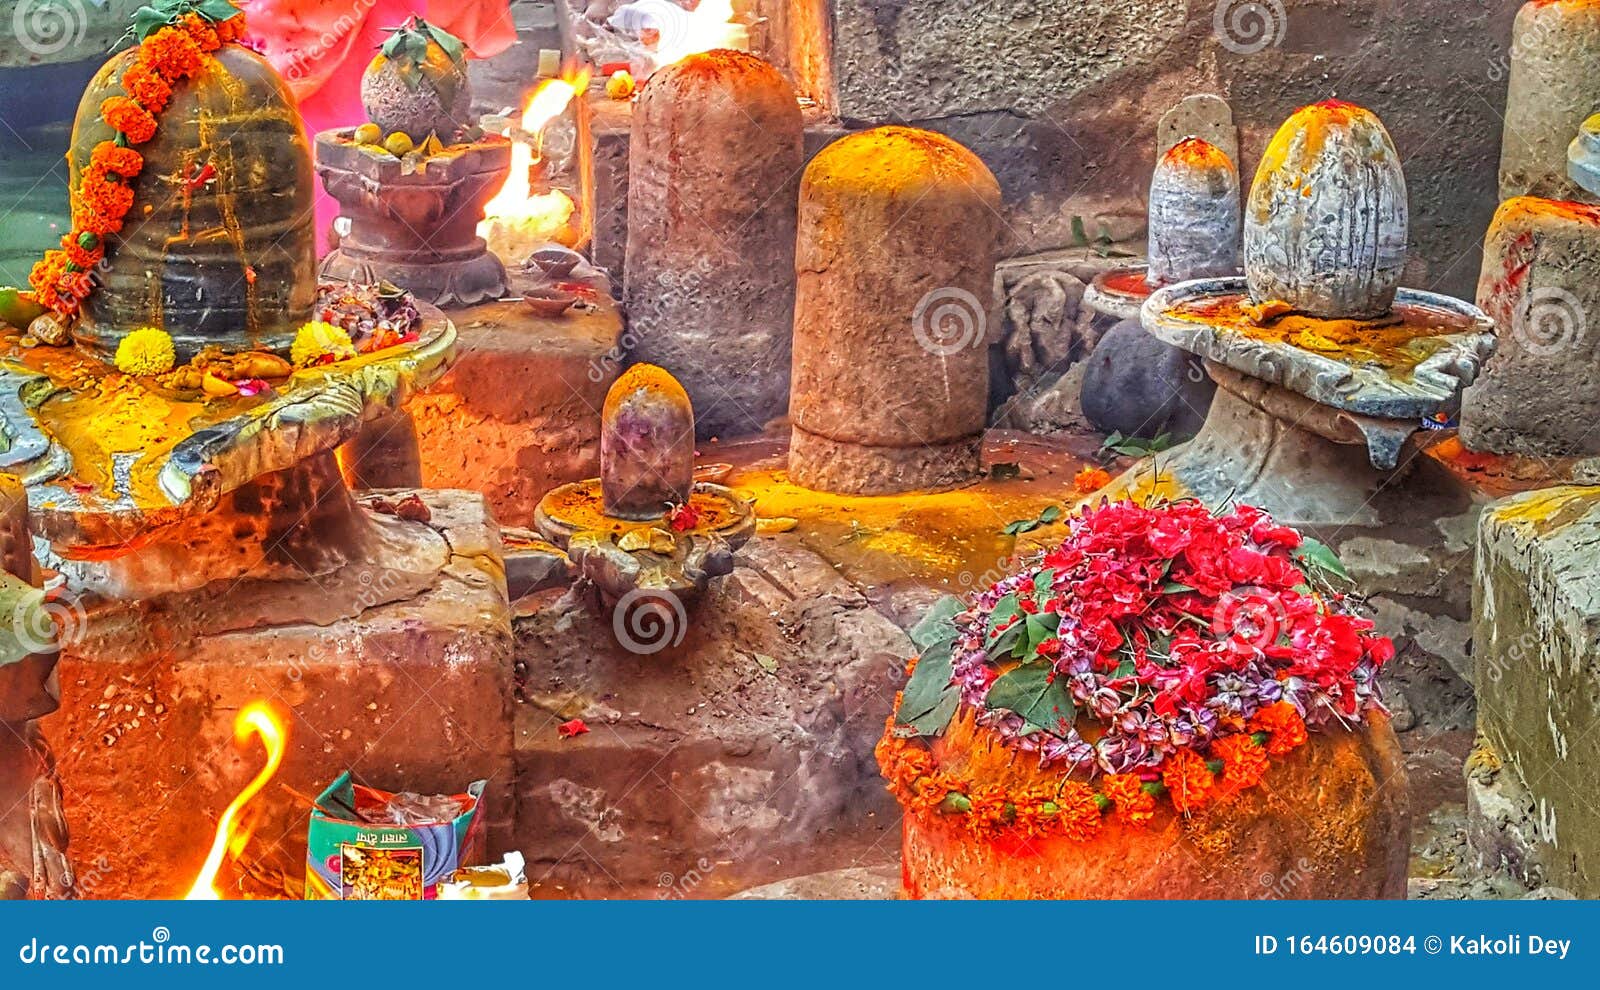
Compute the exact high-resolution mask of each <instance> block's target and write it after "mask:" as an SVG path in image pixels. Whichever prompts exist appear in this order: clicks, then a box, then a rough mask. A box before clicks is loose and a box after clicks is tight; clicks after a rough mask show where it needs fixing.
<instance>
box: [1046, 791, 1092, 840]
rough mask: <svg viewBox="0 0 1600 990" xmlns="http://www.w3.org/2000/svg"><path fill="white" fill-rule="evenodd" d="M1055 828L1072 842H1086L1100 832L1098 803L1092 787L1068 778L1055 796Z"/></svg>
mask: <svg viewBox="0 0 1600 990" xmlns="http://www.w3.org/2000/svg"><path fill="white" fill-rule="evenodd" d="M1055 802H1056V807H1057V808H1059V809H1060V810H1059V811H1057V812H1056V828H1057V829H1059V830H1060V832H1061V834H1062V835H1064V836H1066V837H1067V838H1068V839H1071V840H1072V841H1073V842H1087V841H1089V840H1090V839H1092V838H1094V837H1095V836H1096V835H1097V834H1098V833H1099V832H1100V804H1099V802H1097V801H1096V800H1095V799H1094V789H1093V788H1092V787H1090V786H1089V785H1088V784H1085V783H1083V782H1082V781H1077V780H1069V781H1067V782H1066V783H1064V784H1062V785H1061V790H1060V792H1059V793H1058V794H1057V795H1056V797H1055Z"/></svg>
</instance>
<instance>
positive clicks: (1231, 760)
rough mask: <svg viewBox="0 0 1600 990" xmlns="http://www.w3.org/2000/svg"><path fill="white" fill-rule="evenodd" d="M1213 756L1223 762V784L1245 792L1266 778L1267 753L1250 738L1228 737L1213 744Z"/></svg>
mask: <svg viewBox="0 0 1600 990" xmlns="http://www.w3.org/2000/svg"><path fill="white" fill-rule="evenodd" d="M1211 754H1212V755H1213V756H1215V757H1216V758H1217V759H1219V760H1221V761H1222V782H1223V783H1224V784H1227V785H1228V786H1229V787H1233V788H1237V789H1239V790H1244V789H1246V788H1250V787H1254V786H1256V785H1257V784H1259V783H1261V778H1262V777H1264V776H1266V773H1267V768H1268V767H1269V766H1270V765H1271V764H1270V763H1268V761H1267V751H1266V749H1264V748H1263V747H1261V746H1260V745H1258V744H1257V743H1256V741H1255V740H1254V739H1251V738H1250V737H1249V736H1245V735H1239V736H1228V737H1227V738H1225V739H1219V740H1217V741H1216V742H1214V743H1212V744H1211Z"/></svg>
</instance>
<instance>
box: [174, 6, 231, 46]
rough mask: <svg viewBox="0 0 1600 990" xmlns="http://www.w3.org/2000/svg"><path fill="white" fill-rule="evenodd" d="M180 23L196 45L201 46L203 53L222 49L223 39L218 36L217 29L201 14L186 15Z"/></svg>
mask: <svg viewBox="0 0 1600 990" xmlns="http://www.w3.org/2000/svg"><path fill="white" fill-rule="evenodd" d="M178 23H179V24H180V25H182V27H183V29H184V31H186V32H187V33H188V35H189V37H191V38H193V39H194V43H195V44H196V45H199V46H200V50H201V51H203V52H214V51H216V50H217V49H218V48H221V47H222V38H221V37H220V36H219V35H218V34H217V29H216V28H215V27H213V26H212V25H211V22H210V21H208V20H206V19H205V18H203V17H201V16H200V15H199V14H184V15H183V19H182V20H181V21H179V22H178Z"/></svg>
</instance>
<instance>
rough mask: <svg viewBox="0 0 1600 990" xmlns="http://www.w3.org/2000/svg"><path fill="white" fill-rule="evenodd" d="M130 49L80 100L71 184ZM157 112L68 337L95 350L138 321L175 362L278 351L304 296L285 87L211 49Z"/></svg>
mask: <svg viewBox="0 0 1600 990" xmlns="http://www.w3.org/2000/svg"><path fill="white" fill-rule="evenodd" d="M135 56H136V50H131V51H128V52H124V53H122V54H121V55H118V56H117V57H115V58H113V59H112V60H111V61H110V62H108V63H106V65H105V67H103V68H102V69H101V70H100V72H99V73H97V74H96V75H95V77H94V79H93V80H92V81H91V82H90V83H89V87H88V89H87V90H86V91H85V92H84V94H83V101H82V102H81V103H80V104H79V107H78V119H77V123H76V124H75V125H74V127H73V131H72V152H71V155H70V160H71V164H72V188H73V189H74V190H76V189H77V188H78V178H79V175H80V174H81V172H82V170H83V169H84V167H85V166H87V164H88V162H89V156H90V153H91V152H92V151H93V150H94V146H95V145H96V144H98V143H99V142H101V141H105V140H109V139H111V138H113V137H115V132H114V131H112V129H111V128H110V126H108V125H107V124H106V123H105V121H103V120H101V119H100V104H101V102H102V101H103V100H105V99H106V98H107V97H110V96H119V95H125V94H124V93H123V91H122V87H121V84H120V80H121V78H122V73H123V71H124V70H125V69H127V67H128V66H129V65H130V64H131V63H132V61H133V59H134V58H135ZM157 120H158V123H159V126H158V127H157V129H156V136H155V137H154V138H153V139H151V140H150V141H149V142H147V143H145V144H142V145H140V146H139V147H138V149H137V150H138V151H139V153H140V154H142V155H143V156H144V160H145V163H144V170H143V172H141V173H140V175H139V177H138V179H137V181H136V182H135V183H134V203H133V209H132V211H130V212H129V214H128V218H127V220H126V221H125V223H124V226H123V229H122V232H121V233H120V234H118V235H116V236H113V237H111V238H108V245H107V251H106V259H105V261H104V262H102V263H101V265H100V269H99V272H98V273H97V282H98V288H97V289H96V290H95V292H94V293H93V294H92V295H91V296H90V297H89V299H88V300H87V301H86V302H85V303H84V307H83V319H82V320H80V321H79V324H78V326H77V328H76V329H75V331H74V337H75V338H76V339H77V340H78V342H79V343H80V344H82V345H85V346H88V347H90V348H92V349H95V350H97V351H99V352H100V353H101V354H102V355H103V356H107V357H109V356H110V355H111V354H113V353H114V352H115V351H116V347H117V344H118V343H120V342H121V340H122V339H123V338H124V337H126V336H127V335H128V334H129V333H131V332H132V331H134V330H137V329H139V328H140V327H146V326H153V327H160V328H162V329H164V330H166V331H167V332H168V333H170V334H172V337H173V342H174V344H175V345H176V347H177V351H178V356H179V359H180V360H185V359H187V358H189V357H191V356H193V355H194V353H195V352H197V351H198V350H200V348H202V347H204V346H205V345H207V344H218V345H221V346H222V347H223V349H225V350H228V351H239V350H247V349H251V348H268V349H286V348H287V347H288V346H289V344H290V343H291V342H292V341H293V339H294V333H295V331H296V330H297V329H298V328H299V327H300V326H301V325H302V324H304V323H305V322H306V321H307V320H309V319H310V318H311V311H312V307H313V304H314V303H315V300H316V235H315V226H314V224H315V219H314V214H313V207H312V202H313V201H312V190H313V186H312V171H311V150H310V145H309V144H308V143H307V141H306V137H305V130H304V127H303V126H302V124H301V120H300V114H299V111H298V110H297V109H296V108H295V103H294V99H293V97H292V96H291V95H290V93H289V90H288V87H287V86H285V85H284V82H283V80H282V79H280V78H279V77H278V75H277V73H276V72H275V71H273V69H272V67H271V66H270V65H269V64H268V63H267V61H266V60H265V59H264V58H262V57H261V56H259V55H257V54H256V53H254V52H252V51H250V50H249V49H247V48H243V47H241V46H239V45H225V46H224V47H223V48H221V49H220V50H218V51H217V52H215V53H214V54H213V55H212V56H211V57H208V58H207V60H206V67H205V68H204V69H203V70H201V72H200V73H199V74H198V75H196V76H195V77H194V78H192V79H189V80H186V81H183V82H181V83H179V84H178V85H177V86H175V87H174V90H173V95H172V100H171V102H170V103H169V104H168V106H167V108H166V109H165V110H164V111H162V113H161V114H159V115H158V118H157ZM208 166H209V167H208Z"/></svg>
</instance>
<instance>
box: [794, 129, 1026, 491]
mask: <svg viewBox="0 0 1600 990" xmlns="http://www.w3.org/2000/svg"><path fill="white" fill-rule="evenodd" d="M999 208H1000V187H999V185H998V183H997V182H996V181H995V178H994V175H993V174H992V173H991V172H990V171H989V169H988V167H987V166H985V165H984V164H983V162H981V161H980V160H979V159H978V157H977V156H976V155H974V154H973V153H972V152H971V151H968V150H967V149H966V148H964V147H962V146H961V145H960V144H958V143H956V142H955V141H952V140H951V139H950V138H947V137H944V136H943V135H940V134H934V133H931V132H928V131H921V130H916V129H913V128H909V127H882V128H878V129H876V130H871V131H863V132H861V133H858V134H852V135H849V136H848V137H845V138H842V139H840V140H838V141H836V142H834V143H833V144H831V145H829V146H828V147H827V148H825V149H823V151H822V153H821V154H819V155H817V157H816V158H815V159H813V160H812V162H811V165H810V167H808V168H807V169H806V173H805V178H804V179H803V180H802V183H801V189H800V236H799V242H798V247H797V254H796V258H795V268H796V270H797V272H798V276H799V289H798V295H797V297H796V302H795V322H794V378H793V386H792V389H791V393H790V402H789V418H790V419H791V421H792V423H793V439H792V440H791V443H790V447H789V474H790V476H791V477H792V478H793V479H794V480H795V481H796V482H798V483H799V484H801V485H804V486H806V487H808V488H815V489H818V490H821V491H829V492H838V493H841V494H852V495H889V494H896V493H900V492H909V491H916V490H919V489H920V490H928V489H941V488H951V487H955V486H957V485H961V484H964V483H966V482H969V481H971V480H973V479H974V478H976V477H977V475H978V472H979V468H980V464H979V449H980V446H981V441H982V435H983V429H984V423H985V416H986V414H987V411H988V408H987V407H988V395H989V371H988V361H989V343H990V342H991V338H992V336H993V334H995V333H996V332H998V328H997V327H996V326H994V323H995V322H997V321H991V320H990V319H989V310H990V308H991V306H992V301H993V296H994V266H995V252H996V250H997V225H998V218H999V216H1000V212H999Z"/></svg>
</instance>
